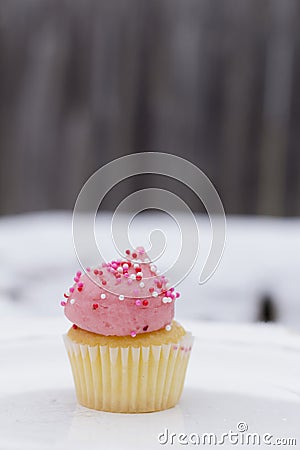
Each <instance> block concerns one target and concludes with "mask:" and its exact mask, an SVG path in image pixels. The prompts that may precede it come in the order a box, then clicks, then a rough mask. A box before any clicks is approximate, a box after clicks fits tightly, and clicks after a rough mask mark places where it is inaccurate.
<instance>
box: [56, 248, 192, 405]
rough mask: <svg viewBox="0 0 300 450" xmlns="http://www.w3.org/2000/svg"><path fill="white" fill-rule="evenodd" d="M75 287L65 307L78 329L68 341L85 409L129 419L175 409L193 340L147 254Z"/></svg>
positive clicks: (92, 273) (140, 252) (139, 252)
mask: <svg viewBox="0 0 300 450" xmlns="http://www.w3.org/2000/svg"><path fill="white" fill-rule="evenodd" d="M74 281H75V284H74V285H73V286H72V287H71V288H70V289H69V292H68V293H67V294H65V301H63V302H62V306H64V310H65V315H66V316H67V318H68V319H69V320H70V321H71V322H73V326H72V327H71V328H70V330H69V331H68V333H67V334H66V335H65V336H64V341H65V345H66V349H67V352H68V356H69V359H70V363H71V367H72V372H73V377H74V383H75V388H76V395H77V399H78V402H79V403H80V404H81V405H83V406H86V407H88V408H92V409H97V410H102V411H110V412H124V413H141V412H150V411H160V410H163V409H167V408H171V407H173V406H174V405H176V403H177V402H178V401H179V399H180V396H181V392H182V388H183V384H184V378H185V373H186V368H187V364H188V360H189V356H190V351H191V347H192V343H193V338H192V336H191V334H190V333H189V332H186V331H185V330H184V328H183V327H182V326H181V325H180V324H179V323H177V322H175V321H174V320H173V318H174V301H175V299H176V298H178V297H179V293H178V292H175V290H174V288H172V287H170V286H169V283H168V280H167V279H166V278H165V277H164V276H163V275H162V276H160V275H159V274H158V271H157V268H156V267H155V265H154V264H152V263H151V262H149V259H148V257H147V254H146V253H145V251H144V249H143V248H142V247H139V248H137V249H136V251H134V252H132V253H131V252H130V251H129V250H126V258H124V259H122V260H117V261H112V262H110V263H105V264H102V265H101V267H96V268H92V269H87V272H86V273H85V274H82V273H81V272H77V274H76V276H75V278H74Z"/></svg>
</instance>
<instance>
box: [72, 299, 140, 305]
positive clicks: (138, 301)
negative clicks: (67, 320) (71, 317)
mask: <svg viewBox="0 0 300 450" xmlns="http://www.w3.org/2000/svg"><path fill="white" fill-rule="evenodd" d="M64 303H65V302H64ZM135 304H136V306H141V304H142V302H141V300H136V301H135Z"/></svg>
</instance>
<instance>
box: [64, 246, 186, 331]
mask: <svg viewBox="0 0 300 450" xmlns="http://www.w3.org/2000/svg"><path fill="white" fill-rule="evenodd" d="M127 252H128V251H127ZM148 261H149V260H148V256H147V254H146V253H145V251H144V249H143V248H142V247H139V248H137V249H136V251H135V252H132V253H130V254H129V255H128V259H123V260H118V261H112V262H111V263H108V264H103V265H102V267H97V268H93V269H89V271H88V272H87V273H86V274H81V273H80V272H77V274H76V276H75V278H74V280H75V284H74V285H73V286H72V288H70V290H69V292H68V293H67V294H65V297H66V300H65V302H62V304H63V306H64V308H65V315H66V316H67V318H68V319H69V320H71V321H72V322H73V323H74V324H75V325H77V326H79V327H80V328H82V329H84V330H88V331H92V332H94V333H98V334H103V335H105V336H127V335H131V336H135V335H136V334H139V333H145V332H150V331H155V330H159V329H161V328H163V327H166V326H167V325H169V324H170V323H171V322H172V319H173V317H174V300H175V298H176V297H179V293H176V292H175V291H174V289H173V288H170V287H169V284H168V280H167V279H166V278H165V277H164V276H159V275H158V273H157V270H156V267H155V266H154V265H153V264H152V263H150V262H148ZM128 266H129V267H128Z"/></svg>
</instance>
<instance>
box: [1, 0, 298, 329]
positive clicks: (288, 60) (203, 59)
mask: <svg viewBox="0 0 300 450" xmlns="http://www.w3.org/2000/svg"><path fill="white" fill-rule="evenodd" d="M299 23H300V1H298V0H287V1H283V0H239V1H236V0H227V1H226V2H218V1H216V0H152V1H151V2H150V1H145V0H144V1H143V0H0V152H1V164H0V214H1V216H2V218H1V222H0V230H1V235H0V264H1V276H0V300H3V302H5V304H6V306H7V308H13V306H11V305H13V304H16V302H18V301H19V300H20V299H24V298H25V299H26V301H27V303H26V302H25V303H24V305H26V307H24V311H28V310H29V309H30V308H29V306H28V305H31V307H33V305H34V308H35V311H37V312H46V311H48V309H47V308H46V306H45V304H46V303H45V302H44V303H41V302H40V295H41V293H42V297H43V298H44V299H46V297H47V295H48V296H49V301H50V298H51V299H52V301H53V298H54V297H55V296H57V298H58V297H59V295H61V291H62V289H64V283H65V282H66V280H67V276H68V279H71V275H70V272H69V271H70V269H71V268H72V269H73V268H74V269H75V267H76V263H77V262H76V259H75V254H74V249H73V248H72V242H71V225H70V223H71V210H72V208H73V206H74V203H75V200H76V197H77V195H78V193H79V190H80V188H81V187H82V184H83V183H84V182H85V181H86V180H87V178H88V177H89V176H90V175H91V174H92V173H93V172H94V171H95V170H96V169H98V168H99V167H100V166H102V165H103V164H105V163H107V162H109V161H111V160H113V159H115V158H117V157H119V156H122V155H126V154H129V153H133V152H140V151H159V152H168V153H173V154H176V155H179V156H182V157H184V158H186V159H188V160H189V161H191V162H193V163H194V164H196V165H197V166H198V167H199V168H201V169H202V170H203V171H204V172H205V173H206V174H207V176H208V177H209V178H210V179H211V181H212V182H213V183H214V185H215V187H216V188H217V190H218V192H219V193H220V196H221V198H222V201H223V203H224V207H225V210H226V213H227V215H228V241H227V249H226V252H225V255H224V258H223V262H222V264H221V266H220V268H219V270H218V271H217V273H216V275H215V276H214V277H213V278H212V279H211V280H210V281H209V283H207V285H205V286H204V287H202V288H201V287H199V286H198V285H197V286H194V288H193V289H195V291H193V292H196V293H197V296H199V298H200V297H201V302H200V301H199V302H196V303H195V304H192V301H191V302H190V303H189V305H188V306H186V308H185V310H183V309H182V310H180V311H181V312H182V314H188V315H190V316H194V317H195V315H196V317H199V318H205V319H208V320H237V321H255V320H262V321H269V320H270V321H281V322H283V323H289V324H293V325H296V326H298V317H299V313H300V306H299V286H298V284H297V277H298V275H297V274H299V269H300V263H299V257H298V255H297V251H299V249H300V231H299V226H300V222H299V219H297V218H296V217H298V216H299V214H300V176H299V174H300V151H299V142H300V83H299V79H300V28H299ZM153 186H156V187H164V188H167V189H171V190H172V191H173V192H175V193H177V194H178V195H180V196H181V197H182V198H183V199H184V200H185V201H186V202H187V203H188V204H189V206H190V207H191V208H192V209H193V210H194V211H195V212H199V213H201V212H203V210H202V206H201V204H200V203H199V201H198V199H197V198H194V196H193V194H192V193H191V192H189V190H188V189H187V188H185V187H184V186H181V185H180V184H179V183H177V184H176V183H174V182H173V181H171V180H166V179H161V178H160V177H159V176H150V175H149V176H143V177H139V176H137V177H135V178H133V179H129V180H127V181H126V182H124V183H122V185H121V186H116V187H115V188H114V189H113V190H112V192H111V193H110V194H109V195H108V197H107V199H106V200H105V201H104V203H103V205H102V209H103V211H107V214H109V211H113V210H114V208H115V207H116V205H117V204H118V203H119V202H120V201H121V200H122V198H124V197H125V196H126V195H128V194H129V193H130V192H133V191H135V190H137V189H140V188H144V187H153ZM58 210H62V211H61V212H60V213H58V212H57V211H58ZM47 211H48V213H46V212H47ZM23 213H26V214H25V215H24V214H23ZM27 213H30V214H27ZM32 213H34V214H32ZM104 214H105V213H104ZM266 216H268V218H267V217H266ZM105 217H108V216H105ZM105 220H107V219H105ZM105 220H104V222H103V223H104V224H105V223H106V222H105ZM103 226H105V225H103ZM41 249H43V251H41ZM33 258H35V261H36V262H37V264H38V265H39V267H43V268H44V270H43V271H39V275H38V276H37V275H36V273H33V272H32V270H31V268H32V264H33ZM237 269H239V270H238V271H237ZM43 274H44V275H43ZM49 274H50V275H51V276H49ZM234 274H236V276H234ZM53 277H54V278H55V279H56V280H57V281H56V283H53V282H51V283H50V282H49V278H51V279H52V278H53ZM28 280H29V283H28ZM45 283H48V284H47V292H45ZM24 284H26V286H27V287H26V291H25V293H24ZM67 285H68V284H67ZM67 285H66V286H67ZM190 286H191V284H190V283H189V282H188V281H187V282H186V284H184V285H183V291H184V292H186V294H187V295H188V294H189V293H190V292H191V291H190V290H189V289H190ZM49 289H50V290H49ZM47 304H48V303H47ZM193 305H194V306H193ZM220 305H222V306H220ZM27 306H28V308H29V309H28V308H27ZM55 307H56V305H55ZM179 308H180V307H179ZM53 310H54V309H53ZM24 311H23V312H24Z"/></svg>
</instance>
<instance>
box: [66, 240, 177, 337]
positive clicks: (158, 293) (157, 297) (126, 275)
mask: <svg viewBox="0 0 300 450" xmlns="http://www.w3.org/2000/svg"><path fill="white" fill-rule="evenodd" d="M145 264H147V266H145ZM149 271H150V273H149ZM85 272H86V273H88V274H89V277H91V278H94V279H96V280H97V282H98V283H100V284H101V286H103V289H104V290H105V286H108V287H109V286H111V285H114V286H118V285H120V287H119V288H118V291H119V293H118V294H117V295H116V299H117V300H118V301H120V302H124V303H125V304H127V302H128V301H129V300H130V301H131V302H132V295H127V294H126V292H127V291H126V286H132V288H131V293H133V296H134V297H147V298H144V299H143V298H135V299H134V303H133V305H134V306H135V307H137V308H142V310H145V311H146V310H147V309H148V308H149V307H151V306H154V307H155V308H157V307H159V306H161V307H162V308H164V307H165V306H164V305H167V304H168V303H172V302H173V301H174V300H175V299H177V298H179V297H180V293H179V292H175V289H174V287H172V286H171V285H170V283H169V281H168V280H167V278H166V277H165V276H164V275H159V274H160V272H159V270H158V269H157V267H156V265H155V264H153V263H152V262H150V260H149V258H148V257H147V255H146V253H145V250H144V249H143V248H141V247H139V248H137V249H136V251H134V252H131V251H130V250H129V249H127V250H125V258H123V259H117V260H113V261H111V262H107V263H102V264H101V265H100V266H99V267H94V268H90V267H87V268H86V270H85ZM149 280H150V281H149ZM149 283H151V284H150V286H149ZM122 286H125V287H124V291H123V292H122ZM84 287H85V286H84V278H83V274H82V272H81V271H80V270H78V271H77V272H76V274H75V276H74V284H73V286H71V287H70V288H69V289H68V292H66V293H64V294H63V296H64V300H62V301H61V302H60V305H61V306H63V307H66V306H67V305H68V304H69V305H72V307H73V305H74V304H75V303H76V297H75V298H73V295H74V294H76V295H77V296H78V295H84ZM145 287H147V289H145ZM127 289H128V288H127ZM100 290H101V287H100ZM72 294H73V295H72ZM125 294H126V295H125ZM147 294H148V295H147ZM113 299H114V297H113V294H112V296H110V294H109V289H107V293H104V292H102V293H101V291H100V293H99V297H98V298H95V299H94V302H93V303H91V309H92V310H94V311H97V310H98V313H97V314H101V308H99V306H101V301H104V300H106V301H108V302H110V301H112V300H113ZM152 302H155V303H152ZM131 304H132V303H131ZM148 327H149V325H144V326H141V327H140V328H139V327H138V328H137V329H142V330H143V332H146V331H147V330H148ZM73 328H74V329H76V328H77V325H76V324H73ZM164 328H165V330H166V331H170V330H171V329H172V326H171V324H167V325H165V327H164ZM130 335H131V336H132V337H135V336H136V335H137V332H136V331H134V330H132V331H131V332H130Z"/></svg>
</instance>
